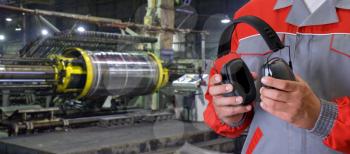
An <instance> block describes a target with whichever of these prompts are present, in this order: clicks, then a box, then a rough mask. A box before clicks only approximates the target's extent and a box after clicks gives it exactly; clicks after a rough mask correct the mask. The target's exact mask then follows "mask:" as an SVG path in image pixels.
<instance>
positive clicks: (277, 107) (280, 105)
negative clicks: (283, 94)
mask: <svg viewBox="0 0 350 154" xmlns="http://www.w3.org/2000/svg"><path fill="white" fill-rule="evenodd" d="M260 98H261V102H260V105H261V107H262V108H263V109H264V110H265V111H267V112H270V113H272V114H274V113H276V112H283V111H286V110H288V104H286V103H284V102H280V101H276V100H273V99H270V98H267V97H264V96H260Z"/></svg>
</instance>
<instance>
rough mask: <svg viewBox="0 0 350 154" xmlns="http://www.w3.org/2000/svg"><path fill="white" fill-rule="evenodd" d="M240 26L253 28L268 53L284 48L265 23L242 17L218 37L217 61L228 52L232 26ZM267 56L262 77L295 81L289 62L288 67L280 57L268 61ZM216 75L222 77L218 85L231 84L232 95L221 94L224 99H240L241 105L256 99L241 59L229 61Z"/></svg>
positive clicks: (260, 20) (248, 72) (253, 17)
mask: <svg viewBox="0 0 350 154" xmlns="http://www.w3.org/2000/svg"><path fill="white" fill-rule="evenodd" d="M240 23H245V24H248V25H250V26H251V27H253V28H254V29H256V30H257V31H258V32H259V34H260V35H261V36H262V37H263V39H264V41H265V43H266V44H267V45H268V47H269V48H270V50H271V51H273V52H277V51H279V50H281V49H283V48H284V47H285V46H284V44H283V43H282V41H281V40H280V39H279V37H278V35H277V33H276V32H275V31H274V30H273V29H272V27H271V26H270V25H268V24H267V23H266V22H265V21H263V20H262V19H260V18H258V17H255V16H243V17H240V18H238V19H236V20H234V21H233V23H231V24H230V25H229V26H228V27H227V28H226V29H225V31H224V33H223V34H222V36H221V39H220V44H219V48H218V54H217V57H218V58H221V57H223V56H225V55H227V54H229V53H230V52H231V38H232V34H233V32H234V30H235V27H236V26H237V25H238V24H240ZM289 53H290V51H289ZM270 56H271V55H270ZM270 56H269V57H270ZM269 57H268V58H267V61H266V63H265V64H264V65H263V67H262V72H263V76H271V77H274V78H278V79H284V80H295V77H294V74H293V71H292V70H291V68H292V63H291V61H289V65H288V64H287V63H286V62H285V61H284V60H283V59H281V58H278V57H275V58H272V59H271V60H269ZM220 73H221V75H222V82H223V83H224V84H232V86H233V87H234V91H233V92H230V93H226V94H224V96H225V97H231V96H242V97H243V103H242V105H248V104H249V103H251V102H253V101H254V100H255V99H256V88H255V84H254V79H253V76H252V75H251V72H250V70H249V68H248V67H247V65H246V64H245V63H244V61H243V60H242V59H241V58H237V59H233V60H231V61H229V62H228V63H226V64H225V65H224V66H223V67H222V69H221V72H220Z"/></svg>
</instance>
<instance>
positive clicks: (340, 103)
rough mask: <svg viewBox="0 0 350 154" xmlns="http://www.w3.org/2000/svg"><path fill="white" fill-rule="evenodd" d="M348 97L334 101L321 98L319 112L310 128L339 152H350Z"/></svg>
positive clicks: (327, 144)
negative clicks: (312, 126) (313, 125)
mask: <svg viewBox="0 0 350 154" xmlns="http://www.w3.org/2000/svg"><path fill="white" fill-rule="evenodd" d="M349 130H350V97H343V98H339V99H336V100H335V101H334V102H327V101H324V100H321V112H320V116H319V117H318V120H317V122H316V124H315V127H314V128H313V129H312V130H311V132H312V133H314V134H315V135H318V136H321V137H322V138H323V143H324V144H325V145H326V146H328V147H330V148H331V149H334V150H336V151H339V152H343V153H350V131H349Z"/></svg>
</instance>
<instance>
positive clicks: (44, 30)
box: [41, 29, 49, 36]
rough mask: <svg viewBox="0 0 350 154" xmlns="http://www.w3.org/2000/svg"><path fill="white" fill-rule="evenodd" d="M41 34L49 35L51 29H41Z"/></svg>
mask: <svg viewBox="0 0 350 154" xmlns="http://www.w3.org/2000/svg"><path fill="white" fill-rule="evenodd" d="M41 35H44V36H46V35H49V31H48V30H47V29H43V30H41Z"/></svg>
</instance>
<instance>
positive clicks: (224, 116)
mask: <svg viewBox="0 0 350 154" xmlns="http://www.w3.org/2000/svg"><path fill="white" fill-rule="evenodd" d="M253 76H254V77H256V74H255V73H253ZM221 81H222V77H221V75H220V74H215V75H213V77H212V78H210V81H209V85H210V87H209V94H210V95H212V96H213V105H214V109H215V112H216V114H217V115H218V117H219V119H220V120H222V121H223V122H224V123H226V124H232V123H234V122H238V121H239V120H241V119H242V117H243V114H244V113H246V112H249V111H251V110H252V106H251V105H247V106H241V105H240V104H242V103H243V98H242V97H241V96H238V97H224V96H222V95H223V94H225V93H229V92H232V91H233V90H234V87H233V86H232V85H231V84H221Z"/></svg>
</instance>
